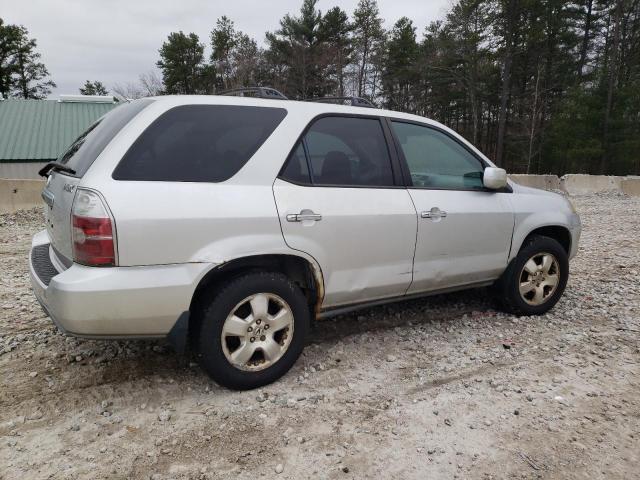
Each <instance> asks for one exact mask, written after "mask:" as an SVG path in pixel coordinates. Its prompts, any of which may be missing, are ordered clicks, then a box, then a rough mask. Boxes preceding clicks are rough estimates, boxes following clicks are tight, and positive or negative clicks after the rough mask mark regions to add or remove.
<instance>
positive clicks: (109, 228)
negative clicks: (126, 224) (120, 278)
mask: <svg viewBox="0 0 640 480" xmlns="http://www.w3.org/2000/svg"><path fill="white" fill-rule="evenodd" d="M71 220H72V221H71V224H72V227H71V238H72V241H73V261H74V262H77V263H81V264H83V265H90V266H96V267H97V266H99V267H109V266H113V265H115V264H116V254H115V233H114V228H113V222H112V220H111V216H110V215H109V211H108V210H107V207H106V205H105V204H104V202H103V201H102V199H101V198H100V195H98V194H97V193H96V192H92V191H90V190H84V189H81V188H79V189H78V191H77V193H76V197H75V199H74V201H73V208H72V209H71Z"/></svg>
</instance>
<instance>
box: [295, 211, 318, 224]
mask: <svg viewBox="0 0 640 480" xmlns="http://www.w3.org/2000/svg"><path fill="white" fill-rule="evenodd" d="M307 220H311V221H315V222H319V221H320V220H322V215H320V214H319V213H314V212H313V210H302V211H300V213H290V214H289V215H287V222H305V221H307Z"/></svg>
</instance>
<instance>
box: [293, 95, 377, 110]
mask: <svg viewBox="0 0 640 480" xmlns="http://www.w3.org/2000/svg"><path fill="white" fill-rule="evenodd" d="M346 101H348V102H349V104H350V105H351V106H352V107H365V108H376V106H375V105H374V104H373V103H371V102H370V101H369V100H367V99H366V98H362V97H318V98H307V99H305V102H320V103H344V102H346Z"/></svg>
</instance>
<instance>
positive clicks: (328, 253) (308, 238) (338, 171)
mask: <svg viewBox="0 0 640 480" xmlns="http://www.w3.org/2000/svg"><path fill="white" fill-rule="evenodd" d="M384 128H385V126H383V124H382V123H381V121H380V120H379V119H378V118H375V117H364V116H323V117H321V118H319V119H316V120H315V121H313V122H312V123H311V125H310V126H309V127H308V129H307V130H306V132H305V134H304V135H303V137H302V138H301V140H300V141H299V142H298V144H297V145H296V147H295V149H294V151H293V152H292V154H291V155H290V157H289V159H288V161H287V163H286V165H285V167H284V169H283V171H282V172H281V175H280V176H279V178H278V179H276V181H275V183H274V187H273V190H274V195H275V199H276V204H277V207H278V214H279V216H280V223H281V226H282V232H283V234H284V238H285V241H286V242H287V244H288V245H289V247H291V248H293V249H296V250H300V251H303V252H306V253H307V254H309V255H311V256H313V257H314V258H315V259H316V261H317V262H318V263H319V264H320V266H321V268H322V273H323V277H324V281H325V285H324V288H325V300H324V303H323V307H331V306H337V305H343V304H349V303H356V302H363V301H367V300H373V299H378V298H384V297H393V296H398V295H403V294H404V293H405V291H406V290H407V288H408V287H409V285H410V283H411V278H412V274H411V270H412V262H413V254H414V248H415V240H416V228H417V216H416V211H415V208H414V207H413V204H412V202H411V198H410V196H409V194H408V192H407V190H406V189H405V188H404V187H403V186H402V185H401V181H400V175H399V165H398V163H397V158H396V157H393V156H392V154H391V153H390V151H389V148H388V144H387V140H386V137H385V131H384Z"/></svg>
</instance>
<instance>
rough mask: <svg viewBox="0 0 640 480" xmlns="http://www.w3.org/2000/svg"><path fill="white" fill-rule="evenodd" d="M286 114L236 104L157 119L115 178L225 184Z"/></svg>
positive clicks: (177, 111)
mask: <svg viewBox="0 0 640 480" xmlns="http://www.w3.org/2000/svg"><path fill="white" fill-rule="evenodd" d="M286 114H287V111H286V110H285V109H283V108H271V107H248V106H237V105H185V106H180V107H175V108H172V109H171V110H169V111H167V112H165V113H164V114H163V115H161V116H160V117H159V118H158V119H157V120H155V121H154V122H153V123H152V124H151V125H150V126H149V127H148V128H147V129H146V130H145V131H144V132H143V133H142V135H140V137H139V138H138V139H137V140H136V141H135V143H134V144H133V145H132V146H131V148H130V149H129V150H128V151H127V153H126V154H125V156H124V157H123V158H122V160H121V161H120V163H119V164H118V166H117V167H116V169H115V171H114V172H113V178H114V179H116V180H147V181H166V182H224V181H225V180H228V179H229V178H231V177H232V176H233V175H235V174H236V173H237V172H238V171H239V170H240V169H241V168H242V167H243V166H244V165H245V164H246V163H247V162H248V161H249V159H250V158H251V157H252V156H253V154H254V153H256V151H257V150H258V148H260V147H261V146H262V144H263V143H264V142H265V140H267V138H269V136H270V135H271V134H272V133H273V131H274V130H275V129H276V127H277V126H278V125H279V124H280V122H281V121H282V119H284V117H285V116H286Z"/></svg>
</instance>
